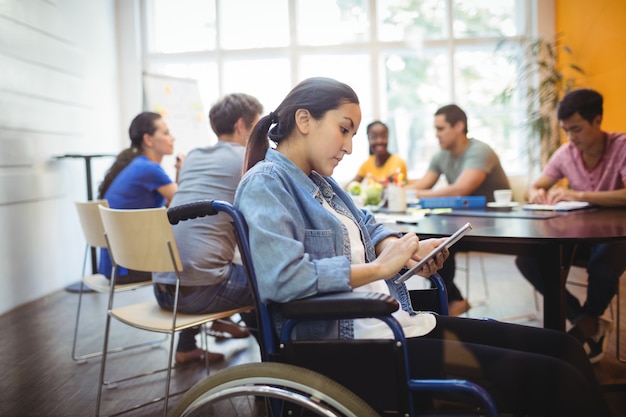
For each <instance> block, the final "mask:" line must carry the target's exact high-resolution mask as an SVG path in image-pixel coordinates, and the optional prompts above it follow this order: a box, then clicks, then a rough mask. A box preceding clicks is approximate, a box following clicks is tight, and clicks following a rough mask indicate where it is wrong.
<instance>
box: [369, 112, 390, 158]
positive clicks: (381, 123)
mask: <svg viewBox="0 0 626 417" xmlns="http://www.w3.org/2000/svg"><path fill="white" fill-rule="evenodd" d="M376 125H381V126H382V127H384V128H385V129H386V130H387V134H389V126H387V125H386V124H384V123H383V122H381V121H380V120H374V121H373V122H372V123H370V124H368V125H367V128H366V129H365V133H366V134H367V140H369V139H370V130H372V127H374V126H376ZM370 155H374V152H372V148H371V147H370Z"/></svg>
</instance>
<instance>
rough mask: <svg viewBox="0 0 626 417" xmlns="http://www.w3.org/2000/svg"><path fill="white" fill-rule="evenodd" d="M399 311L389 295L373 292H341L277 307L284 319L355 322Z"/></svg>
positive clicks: (395, 302)
mask: <svg viewBox="0 0 626 417" xmlns="http://www.w3.org/2000/svg"><path fill="white" fill-rule="evenodd" d="M398 308H400V304H399V303H398V302H397V301H396V300H395V299H394V298H393V297H391V296H389V295H385V294H380V293H374V292H369V293H368V292H341V293H332V294H325V295H317V296H314V297H309V298H304V299H301V300H296V301H291V302H289V303H285V304H281V305H280V312H281V314H282V315H283V317H285V318H287V319H295V320H303V319H357V318H366V317H375V316H389V315H391V313H393V312H394V311H397V310H398Z"/></svg>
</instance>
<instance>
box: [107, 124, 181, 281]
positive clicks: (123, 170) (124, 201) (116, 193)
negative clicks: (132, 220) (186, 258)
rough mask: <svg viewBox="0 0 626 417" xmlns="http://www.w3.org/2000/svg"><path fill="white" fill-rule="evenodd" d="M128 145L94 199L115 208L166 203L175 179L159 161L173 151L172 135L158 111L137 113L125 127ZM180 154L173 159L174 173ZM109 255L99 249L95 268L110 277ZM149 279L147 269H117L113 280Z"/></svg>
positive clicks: (153, 206) (110, 169)
mask: <svg viewBox="0 0 626 417" xmlns="http://www.w3.org/2000/svg"><path fill="white" fill-rule="evenodd" d="M128 134H129V136H130V147H129V148H127V149H124V150H123V151H122V152H120V153H119V155H118V156H117V158H116V159H115V162H113V165H112V166H111V167H110V168H109V170H108V171H107V173H106V175H105V177H104V180H103V181H102V183H101V184H100V187H99V188H98V198H99V199H105V200H107V201H108V203H109V207H111V208H115V209H145V208H156V207H163V206H164V205H167V203H169V201H170V200H171V199H172V197H173V196H174V193H175V192H176V190H177V188H178V187H177V185H176V182H174V181H172V179H171V178H170V177H169V176H168V175H167V173H166V172H165V170H164V169H163V167H161V161H162V160H163V157H164V156H165V155H171V154H173V153H174V137H173V136H172V134H171V133H170V130H169V128H168V127H167V124H166V123H165V120H163V117H161V115H160V114H158V113H153V112H143V113H140V114H138V115H137V116H136V117H135V118H134V119H133V121H132V122H131V124H130V128H129V129H128ZM182 161H183V156H182V155H179V156H178V158H177V162H176V169H177V172H178V170H179V169H180V166H181V165H182ZM111 269H112V265H111V258H110V256H109V251H108V250H107V249H106V248H103V249H101V252H100V262H99V266H98V271H99V272H100V273H101V274H103V275H104V276H106V277H107V278H111ZM150 279H151V274H150V273H149V272H140V271H133V270H128V269H126V268H119V269H118V274H117V277H116V282H117V283H118V284H121V283H130V282H141V281H147V280H150Z"/></svg>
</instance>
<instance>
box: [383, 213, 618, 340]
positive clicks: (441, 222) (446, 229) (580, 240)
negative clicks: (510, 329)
mask: <svg viewBox="0 0 626 417" xmlns="http://www.w3.org/2000/svg"><path fill="white" fill-rule="evenodd" d="M467 222H470V223H471V224H472V230H471V231H470V232H469V233H468V234H467V235H465V236H464V237H463V238H462V239H461V240H460V241H459V242H457V243H456V244H455V247H456V248H457V249H458V250H460V251H468V250H471V251H479V252H490V253H501V254H510V255H531V256H534V257H536V258H537V260H538V261H539V262H541V263H542V264H543V265H545V267H546V268H547V269H546V271H549V273H548V274H547V276H544V277H542V278H543V280H544V282H545V292H544V294H543V295H544V299H543V311H544V317H543V323H544V327H546V328H551V329H557V330H565V320H566V318H565V307H566V304H565V281H566V279H567V275H568V273H569V269H570V265H571V261H572V256H573V254H574V251H575V248H576V245H578V244H589V243H600V242H612V241H623V240H626V209H606V208H602V209H600V208H590V209H585V210H576V211H569V212H554V211H549V212H545V211H527V210H522V209H520V208H517V209H515V210H508V211H501V210H493V211H492V210H489V209H486V210H485V209H477V210H452V211H450V212H448V213H441V214H431V215H427V216H425V217H424V218H422V219H420V220H419V221H418V222H417V223H416V224H393V225H390V226H391V227H393V228H395V229H397V230H400V231H402V232H409V231H412V232H415V233H417V235H418V236H420V238H431V237H443V236H448V235H450V234H452V233H453V232H454V231H456V230H457V229H458V228H459V227H461V226H462V225H464V224H465V223H467ZM624 256H626V254H624ZM512 267H513V268H515V265H514V264H512Z"/></svg>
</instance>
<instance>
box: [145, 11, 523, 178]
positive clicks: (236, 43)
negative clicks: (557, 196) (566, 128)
mask: <svg viewBox="0 0 626 417" xmlns="http://www.w3.org/2000/svg"><path fill="white" fill-rule="evenodd" d="M142 4H143V14H142V16H143V17H144V18H145V24H144V25H143V27H145V28H146V31H145V42H144V48H145V54H144V57H145V60H144V62H145V68H144V69H145V71H147V72H153V73H161V74H166V75H172V76H179V77H189V78H195V79H197V80H198V83H199V86H200V94H201V96H202V98H203V100H204V104H205V106H206V108H207V109H208V108H209V107H210V106H211V104H212V103H213V102H215V101H216V100H217V99H218V98H219V97H221V96H222V95H224V94H228V93H231V92H245V93H249V94H252V95H254V96H256V97H257V98H259V100H260V101H261V102H262V103H263V105H264V107H265V111H266V112H269V111H271V110H273V108H275V107H276V106H277V105H278V103H279V102H280V100H281V99H282V98H283V97H284V96H285V95H286V94H287V92H288V91H289V90H290V89H291V88H292V87H293V86H294V85H295V84H296V83H297V82H298V81H300V80H302V79H304V78H307V77H310V76H318V75H319V76H329V77H333V78H337V79H339V80H341V81H344V82H346V83H348V84H350V85H351V86H352V87H353V88H354V89H355V91H356V92H357V94H358V95H359V98H360V101H361V107H362V111H363V121H362V123H361V128H360V129H359V133H358V134H357V136H356V137H355V138H354V146H353V154H352V155H350V156H349V157H346V158H345V159H344V162H342V164H340V166H339V167H338V168H337V169H336V170H335V177H336V178H337V179H338V180H339V181H340V182H345V181H347V180H349V179H351V178H352V177H353V176H354V175H355V173H356V170H357V169H358V166H359V165H360V164H361V163H362V162H363V161H364V160H365V159H366V158H367V156H368V153H369V150H368V145H367V139H366V136H365V129H364V128H365V126H366V125H367V124H368V123H369V122H371V121H372V120H374V119H380V120H382V121H384V122H386V123H387V124H388V125H389V127H390V150H391V151H392V152H398V153H399V154H400V155H401V156H402V157H403V158H405V159H406V161H407V164H408V166H409V177H410V178H418V177H420V176H421V175H423V173H424V172H425V171H426V168H427V166H428V161H429V160H430V158H431V156H432V155H433V154H434V153H435V152H436V151H437V150H438V149H439V145H438V142H437V139H436V137H435V134H434V129H433V127H432V124H433V114H434V112H435V111H436V109H437V108H438V107H441V106H443V105H446V104H449V103H456V104H458V105H459V106H461V107H462V108H463V109H464V110H465V111H466V113H467V114H468V128H469V136H470V137H475V138H477V139H480V140H482V141H485V142H487V143H489V144H490V145H491V146H492V147H493V148H494V149H495V150H496V152H497V153H498V154H499V155H500V158H501V160H502V163H503V165H504V167H505V170H506V171H507V173H508V174H509V175H514V174H519V173H526V169H527V168H526V167H527V163H526V161H525V159H524V158H520V157H519V156H520V155H524V154H525V152H526V145H525V141H524V134H523V132H524V130H523V128H522V125H523V111H522V110H520V109H522V108H523V106H520V105H516V104H512V103H511V104H502V103H500V102H498V101H497V100H496V97H497V96H498V95H499V94H500V93H501V92H502V91H503V90H504V89H505V87H506V86H507V83H510V81H511V80H514V79H516V77H515V71H516V67H515V65H514V64H513V63H512V61H511V60H510V59H508V57H510V56H511V54H516V53H518V52H517V49H516V47H515V45H516V42H515V41H516V40H519V39H521V38H522V37H524V36H528V35H529V33H528V31H529V29H527V28H529V27H531V26H532V24H533V17H532V16H531V0H384V1H383V0H379V1H375V0H265V1H258V0H177V1H171V0H145V1H144V2H143V3H142ZM503 39H508V40H513V42H506V43H505V44H506V45H508V46H507V47H506V48H505V47H501V45H500V44H501V41H502V40H503Z"/></svg>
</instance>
